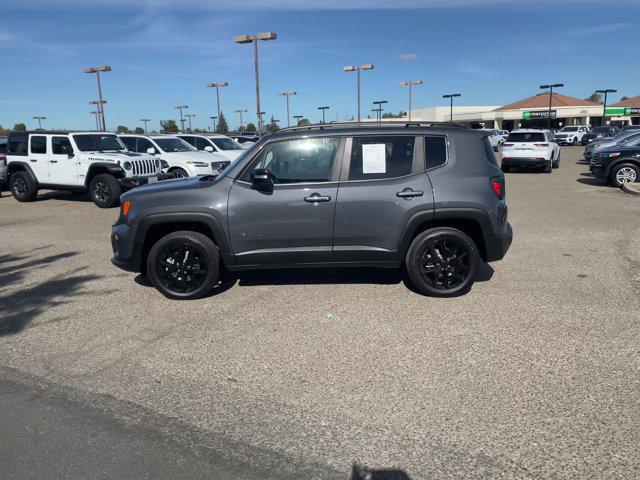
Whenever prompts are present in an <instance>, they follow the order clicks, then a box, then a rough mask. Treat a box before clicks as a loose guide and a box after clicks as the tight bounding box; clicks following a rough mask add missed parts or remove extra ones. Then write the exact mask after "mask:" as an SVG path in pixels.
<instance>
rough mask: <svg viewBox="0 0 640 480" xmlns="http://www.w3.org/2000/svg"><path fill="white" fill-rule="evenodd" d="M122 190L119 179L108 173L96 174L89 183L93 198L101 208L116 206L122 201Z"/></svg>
mask: <svg viewBox="0 0 640 480" xmlns="http://www.w3.org/2000/svg"><path fill="white" fill-rule="evenodd" d="M121 192H122V189H121V188H120V184H119V183H118V181H117V180H116V179H115V178H114V177H113V175H109V174H107V173H103V174H101V175H96V176H95V177H93V180H91V183H90V184H89V193H90V194H91V200H93V203H95V204H96V205H97V206H98V207H100V208H111V207H115V206H116V205H117V204H118V202H119V201H120V193H121Z"/></svg>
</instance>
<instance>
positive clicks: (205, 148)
mask: <svg viewBox="0 0 640 480" xmlns="http://www.w3.org/2000/svg"><path fill="white" fill-rule="evenodd" d="M204 151H205V152H209V153H213V147H212V146H211V145H207V146H206V147H204Z"/></svg>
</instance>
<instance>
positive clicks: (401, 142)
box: [349, 136, 415, 180]
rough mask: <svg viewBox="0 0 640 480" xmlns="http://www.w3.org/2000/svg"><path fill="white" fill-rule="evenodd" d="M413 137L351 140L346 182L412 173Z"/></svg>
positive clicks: (359, 138) (357, 138)
mask: <svg viewBox="0 0 640 480" xmlns="http://www.w3.org/2000/svg"><path fill="white" fill-rule="evenodd" d="M414 145H415V137H409V136H387V137H382V136H380V137H354V139H353V144H352V147H351V163H350V164H349V180H372V179H378V178H394V177H402V176H404V175H409V174H410V173H411V172H412V170H413V148H414Z"/></svg>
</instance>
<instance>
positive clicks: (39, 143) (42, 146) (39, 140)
mask: <svg viewBox="0 0 640 480" xmlns="http://www.w3.org/2000/svg"><path fill="white" fill-rule="evenodd" d="M31 153H47V137H42V136H39V135H38V136H36V135H34V136H32V137H31Z"/></svg>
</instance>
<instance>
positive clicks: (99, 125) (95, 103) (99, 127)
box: [89, 100, 107, 130]
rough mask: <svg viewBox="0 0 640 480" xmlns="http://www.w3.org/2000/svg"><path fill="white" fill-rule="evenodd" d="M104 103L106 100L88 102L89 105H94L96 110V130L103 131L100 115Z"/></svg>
mask: <svg viewBox="0 0 640 480" xmlns="http://www.w3.org/2000/svg"><path fill="white" fill-rule="evenodd" d="M105 103H107V101H106V100H91V101H90V102H89V105H95V106H96V109H97V110H98V130H105V127H104V125H103V124H102V119H101V115H102V113H103V111H104V109H103V108H102V105H103V104H105Z"/></svg>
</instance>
